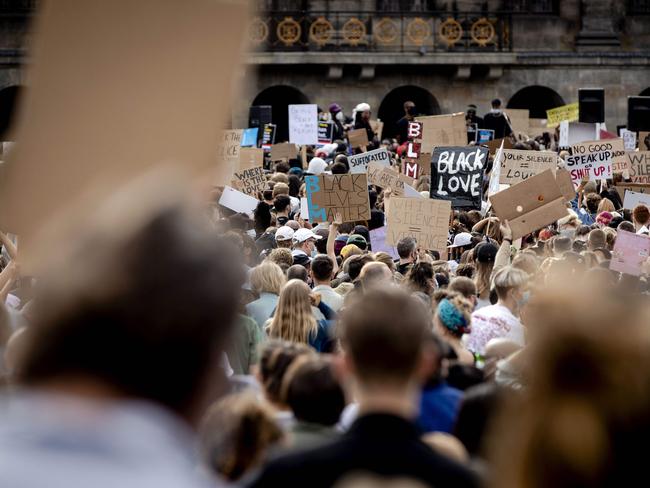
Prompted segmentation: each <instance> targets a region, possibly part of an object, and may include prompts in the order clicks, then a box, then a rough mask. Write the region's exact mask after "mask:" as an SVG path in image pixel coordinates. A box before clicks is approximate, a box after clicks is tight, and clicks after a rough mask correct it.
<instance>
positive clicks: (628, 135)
mask: <svg viewBox="0 0 650 488" xmlns="http://www.w3.org/2000/svg"><path fill="white" fill-rule="evenodd" d="M621 137H622V138H623V144H624V146H625V150H626V151H634V150H635V149H636V132H632V131H631V130H627V129H621Z"/></svg>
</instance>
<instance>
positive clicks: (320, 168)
mask: <svg viewBox="0 0 650 488" xmlns="http://www.w3.org/2000/svg"><path fill="white" fill-rule="evenodd" d="M326 169H327V163H326V162H325V161H324V160H323V159H322V158H312V159H311V161H309V166H308V167H307V173H309V174H311V175H320V174H322V173H323V172H324V171H325V170H326Z"/></svg>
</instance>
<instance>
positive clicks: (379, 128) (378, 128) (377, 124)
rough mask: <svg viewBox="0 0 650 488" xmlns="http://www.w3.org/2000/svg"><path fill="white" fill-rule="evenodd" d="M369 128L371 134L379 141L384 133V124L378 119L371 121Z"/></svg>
mask: <svg viewBox="0 0 650 488" xmlns="http://www.w3.org/2000/svg"><path fill="white" fill-rule="evenodd" d="M370 127H371V128H372V130H373V132H374V133H375V135H376V136H377V139H379V140H380V141H381V136H382V134H383V133H384V123H383V122H382V121H381V120H379V119H377V120H371V121H370Z"/></svg>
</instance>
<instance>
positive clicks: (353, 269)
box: [346, 254, 375, 281]
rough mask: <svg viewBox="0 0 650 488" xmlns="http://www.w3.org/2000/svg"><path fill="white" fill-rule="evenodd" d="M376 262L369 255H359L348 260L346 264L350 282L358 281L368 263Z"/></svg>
mask: <svg viewBox="0 0 650 488" xmlns="http://www.w3.org/2000/svg"><path fill="white" fill-rule="evenodd" d="M374 260H375V259H374V258H373V257H372V256H371V255H369V254H359V255H356V256H352V257H350V258H349V259H347V260H346V263H347V268H348V275H349V276H350V280H352V281H356V279H357V278H358V277H359V275H360V274H361V270H362V269H363V267H364V266H365V265H366V264H368V263H372V262H373V261H374Z"/></svg>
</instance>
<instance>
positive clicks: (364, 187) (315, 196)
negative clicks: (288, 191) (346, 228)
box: [305, 173, 370, 222]
mask: <svg viewBox="0 0 650 488" xmlns="http://www.w3.org/2000/svg"><path fill="white" fill-rule="evenodd" d="M305 184H306V190H307V204H308V209H309V217H310V219H311V220H310V221H311V222H333V221H334V217H335V215H336V214H337V213H340V214H341V215H342V217H343V222H357V221H362V220H370V200H369V197H368V177H367V175H366V174H365V173H363V174H345V175H325V174H322V175H319V176H307V177H305Z"/></svg>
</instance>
